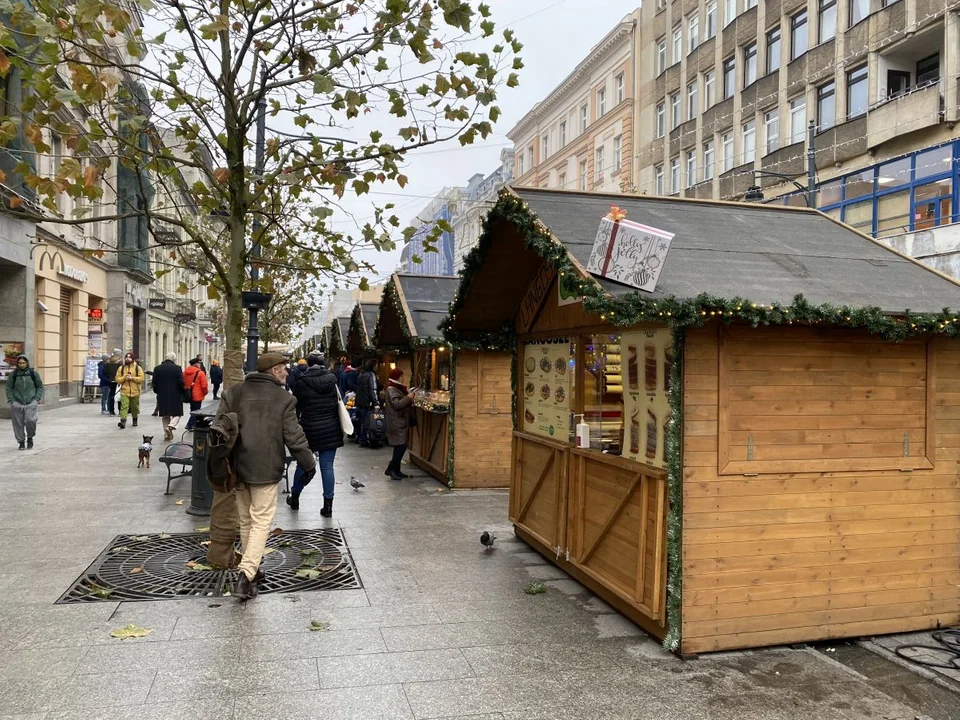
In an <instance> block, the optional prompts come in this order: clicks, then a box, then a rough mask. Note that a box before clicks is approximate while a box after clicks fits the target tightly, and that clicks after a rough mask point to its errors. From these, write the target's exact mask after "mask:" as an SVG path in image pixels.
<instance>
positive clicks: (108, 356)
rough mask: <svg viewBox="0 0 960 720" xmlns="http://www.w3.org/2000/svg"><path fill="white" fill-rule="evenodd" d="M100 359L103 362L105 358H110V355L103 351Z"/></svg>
mask: <svg viewBox="0 0 960 720" xmlns="http://www.w3.org/2000/svg"><path fill="white" fill-rule="evenodd" d="M100 359H101V360H103V361H104V362H106V361H107V360H109V359H110V355H109V354H108V353H103V354H102V355H101V356H100Z"/></svg>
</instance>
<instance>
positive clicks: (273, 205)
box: [0, 0, 522, 383]
mask: <svg viewBox="0 0 960 720" xmlns="http://www.w3.org/2000/svg"><path fill="white" fill-rule="evenodd" d="M490 15H491V13H490V9H489V8H488V7H487V6H486V5H484V4H483V3H473V2H467V1H465V0H281V1H280V2H276V1H275V0H76V1H75V2H68V3H65V2H63V1H62V0H31V2H29V3H27V2H26V0H0V18H2V20H3V22H2V23H0V76H2V77H3V78H4V81H5V93H4V103H3V104H2V105H0V111H2V114H0V143H3V144H5V146H6V151H7V155H8V156H9V157H12V158H13V160H14V162H15V165H13V166H12V167H9V168H8V169H9V172H8V173H6V174H5V176H4V177H3V178H0V182H3V181H5V180H6V181H8V183H9V184H10V186H12V187H15V188H19V189H20V192H19V194H14V195H12V196H8V197H7V198H6V200H5V202H4V205H3V211H4V212H8V213H13V214H16V215H19V216H21V217H27V218H33V219H37V220H39V219H41V218H42V217H46V218H48V219H49V218H50V217H56V218H57V219H58V221H59V222H62V223H64V224H84V223H93V222H99V223H102V222H106V221H117V222H119V223H123V222H136V223H144V224H145V225H146V228H147V229H148V234H147V233H145V234H147V235H148V237H149V243H151V244H161V245H164V246H165V248H169V253H168V255H167V257H169V259H170V262H171V263H172V264H177V265H182V266H185V267H189V268H191V269H192V270H194V271H196V272H198V273H199V274H200V275H201V276H202V278H203V281H204V282H205V283H206V284H207V287H208V294H209V296H210V297H211V298H213V299H218V298H222V302H223V303H224V305H225V323H224V342H225V345H224V349H225V352H224V361H225V362H224V365H225V374H226V376H227V377H226V379H227V381H228V383H229V382H230V380H231V379H236V378H237V377H238V376H239V369H240V367H241V365H242V361H243V352H242V348H243V345H244V330H243V328H244V314H243V307H242V302H241V300H242V293H243V291H245V290H261V291H265V290H267V289H269V288H268V284H269V280H267V279H266V278H269V277H270V274H271V272H282V273H284V274H285V275H286V276H287V277H289V278H290V281H291V282H294V283H298V287H300V288H305V287H307V286H308V285H309V284H310V283H312V282H316V281H317V279H321V280H329V279H332V278H333V279H339V280H341V281H342V280H343V278H344V277H355V278H357V279H360V276H361V275H362V273H363V271H364V269H365V267H364V265H363V263H361V262H358V260H357V259H356V258H357V256H358V253H359V252H360V251H361V250H366V249H373V250H388V249H392V248H394V247H395V243H396V242H397V239H398V237H400V236H404V237H409V236H410V235H411V234H412V232H413V230H412V228H408V229H406V230H403V231H401V230H400V229H399V228H400V221H399V219H398V218H397V216H396V215H395V214H394V213H393V212H392V210H393V207H392V205H391V204H389V203H388V204H384V205H379V204H377V203H375V202H373V201H372V200H371V212H370V214H369V216H368V217H366V218H365V219H362V220H358V221H356V222H353V223H343V222H342V218H343V215H342V214H341V213H340V212H339V209H340V208H341V207H342V203H343V202H344V200H345V199H346V198H347V197H348V196H349V195H358V196H362V195H366V194H368V193H369V192H370V191H371V188H372V187H374V186H376V185H379V184H387V183H394V184H396V185H398V186H399V187H401V188H402V187H403V186H405V185H406V183H407V178H406V177H405V176H404V175H403V172H402V169H403V163H404V158H405V156H407V155H408V154H409V153H411V152H412V151H414V150H416V149H418V148H423V147H425V146H428V145H435V144H438V143H443V142H446V141H451V140H453V141H458V142H459V143H460V144H463V145H466V144H469V143H472V142H473V141H474V140H476V139H478V138H486V137H488V136H489V135H490V133H491V132H492V130H493V124H494V123H495V122H496V121H497V118H498V116H499V114H500V110H499V108H498V106H497V93H498V91H500V90H502V88H503V86H507V87H514V86H516V85H517V84H518V78H517V73H516V71H517V70H519V69H520V68H521V67H522V62H521V60H520V58H519V56H518V53H519V52H520V50H521V45H520V43H519V42H518V41H517V39H516V38H515V36H514V34H513V32H512V31H511V30H509V29H505V30H502V31H501V30H498V29H497V28H496V26H495V24H494V22H493V20H492V19H491V17H490ZM14 79H15V80H16V82H17V84H18V85H17V89H16V91H15V92H14V91H13V90H11V89H10V86H11V84H12V81H13V80H14ZM258 118H262V122H263V125H264V126H265V133H264V137H263V138H262V147H263V149H264V151H263V153H262V160H261V161H260V162H258V158H259V155H258V153H257V152H256V148H257V145H258V142H257V140H258V139H257V137H256V134H257V133H256V130H257V126H258ZM374 122H375V123H376V124H374ZM53 136H56V137H58V138H62V139H63V140H64V141H65V145H66V147H67V148H68V149H69V150H70V152H69V153H65V156H64V157H60V158H55V162H53V163H46V164H41V163H37V162H35V160H34V158H36V157H40V156H44V155H48V154H50V153H51V138H52V137H53ZM0 172H2V170H0ZM13 177H15V178H16V180H17V182H15V183H14V182H13V181H12V179H13ZM124 179H126V180H127V183H126V184H124V182H123V181H124ZM131 179H132V181H133V190H132V191H131V190H130V182H129V181H130V180H131ZM161 186H162V189H163V190H164V191H165V192H164V193H162V194H163V196H164V197H166V198H168V199H169V201H168V202H165V203H164V204H163V206H162V207H159V206H158V205H157V203H154V202H152V198H153V196H154V194H155V190H156V188H157V187H161ZM63 195H67V196H70V197H71V198H73V200H74V201H75V202H74V203H71V204H73V205H74V206H75V208H76V209H75V210H74V211H73V212H72V213H70V214H69V215H61V214H58V212H59V211H58V208H59V207H60V204H59V202H58V197H59V196H63ZM34 201H35V202H34ZM345 225H346V227H347V229H344V226H345ZM443 229H444V228H443V227H442V225H441V226H438V227H437V228H435V232H436V233H439V232H441V231H442V230H443ZM428 246H429V245H428ZM148 249H149V248H148V247H143V246H138V247H135V248H132V249H129V251H130V252H144V253H145V252H146V250H148ZM93 251H94V252H97V250H96V249H94V250H93ZM119 251H120V252H123V251H124V249H122V248H121V249H119ZM252 266H253V267H257V268H259V269H262V270H263V271H264V272H263V278H264V279H262V280H260V281H259V282H258V281H254V280H253V279H251V277H250V274H249V272H248V270H249V269H250V268H251V267H252ZM164 271H165V270H163V269H161V270H160V272H164ZM360 283H361V286H362V285H363V281H362V280H360Z"/></svg>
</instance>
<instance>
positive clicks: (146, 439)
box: [137, 435, 153, 470]
mask: <svg viewBox="0 0 960 720" xmlns="http://www.w3.org/2000/svg"><path fill="white" fill-rule="evenodd" d="M137 451H138V452H139V454H140V464H139V465H137V467H138V468H142V467H143V464H144V463H146V464H147V470H149V469H150V453H151V452H153V435H144V436H143V445H141V446H140V447H139V448H137Z"/></svg>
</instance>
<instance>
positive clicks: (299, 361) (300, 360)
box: [297, 358, 307, 365]
mask: <svg viewBox="0 0 960 720" xmlns="http://www.w3.org/2000/svg"><path fill="white" fill-rule="evenodd" d="M306 364H307V360H306V358H300V359H299V360H297V365H306Z"/></svg>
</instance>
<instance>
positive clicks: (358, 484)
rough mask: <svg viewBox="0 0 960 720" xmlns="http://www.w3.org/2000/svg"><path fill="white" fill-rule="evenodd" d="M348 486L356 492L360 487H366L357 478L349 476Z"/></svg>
mask: <svg viewBox="0 0 960 720" xmlns="http://www.w3.org/2000/svg"><path fill="white" fill-rule="evenodd" d="M350 487H352V488H353V491H354V492H357V491H358V490H359V489H360V488H362V487H366V485H364V484H363V483H362V482H360V481H359V480H357V479H356V478H355V477H352V478H350Z"/></svg>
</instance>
